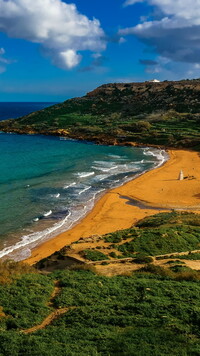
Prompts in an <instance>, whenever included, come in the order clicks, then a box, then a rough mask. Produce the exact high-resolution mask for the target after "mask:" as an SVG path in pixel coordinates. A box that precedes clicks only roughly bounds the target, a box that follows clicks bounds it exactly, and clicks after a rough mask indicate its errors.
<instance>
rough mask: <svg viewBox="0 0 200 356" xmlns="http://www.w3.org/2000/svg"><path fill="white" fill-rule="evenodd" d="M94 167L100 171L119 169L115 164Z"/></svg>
mask: <svg viewBox="0 0 200 356" xmlns="http://www.w3.org/2000/svg"><path fill="white" fill-rule="evenodd" d="M92 168H94V169H97V170H98V171H102V172H109V171H112V170H113V169H117V168H118V166H113V167H110V168H107V167H96V166H92Z"/></svg>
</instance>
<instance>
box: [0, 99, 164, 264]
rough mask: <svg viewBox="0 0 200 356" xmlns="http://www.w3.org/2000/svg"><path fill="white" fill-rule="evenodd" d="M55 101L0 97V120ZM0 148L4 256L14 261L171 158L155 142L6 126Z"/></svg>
mask: <svg viewBox="0 0 200 356" xmlns="http://www.w3.org/2000/svg"><path fill="white" fill-rule="evenodd" d="M53 104H54V103H41V102H40V103H35V102H34V103H0V120H5V119H8V118H17V117H20V116H23V115H25V114H28V113H31V112H34V111H36V110H40V109H43V108H45V107H47V106H50V105H53ZM0 152H1V168H0V258H3V259H14V260H16V261H20V260H23V259H25V258H28V257H29V256H30V255H31V249H33V248H34V247H36V246H37V245H39V244H41V243H42V242H44V241H45V240H48V239H50V238H52V237H54V236H56V235H58V234H59V233H61V232H63V231H66V230H68V229H70V228H71V227H72V226H74V225H75V224H76V223H77V222H78V221H80V220H81V219H82V218H83V217H84V216H85V215H86V214H87V213H88V212H89V211H90V210H91V209H92V208H93V206H94V204H95V201H96V200H97V199H99V198H100V197H101V196H102V195H103V194H105V192H106V191H108V190H109V189H111V188H114V187H117V186H120V185H122V184H124V183H125V182H127V181H129V180H131V179H134V178H136V177H138V176H139V175H141V174H142V173H144V172H146V171H148V170H151V169H153V168H155V167H157V166H159V165H162V164H163V162H164V161H165V160H166V159H167V154H166V152H165V151H163V150H159V149H156V148H149V147H143V148H138V147H120V146H105V145H96V144H94V143H91V142H86V141H78V140H70V139H66V138H64V137H52V136H40V135H17V134H11V133H3V132H1V133H0ZM132 193H133V194H134V192H132ZM102 224H103V221H102ZM66 243H67V241H66Z"/></svg>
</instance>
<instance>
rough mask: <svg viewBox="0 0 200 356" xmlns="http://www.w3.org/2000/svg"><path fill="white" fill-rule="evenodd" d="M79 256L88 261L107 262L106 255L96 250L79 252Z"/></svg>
mask: <svg viewBox="0 0 200 356" xmlns="http://www.w3.org/2000/svg"><path fill="white" fill-rule="evenodd" d="M81 254H82V255H83V256H84V258H86V259H87V260H89V261H103V260H109V257H108V256H107V255H105V254H104V253H102V252H101V251H97V250H84V251H82V252H81Z"/></svg>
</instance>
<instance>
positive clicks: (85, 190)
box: [78, 185, 92, 195]
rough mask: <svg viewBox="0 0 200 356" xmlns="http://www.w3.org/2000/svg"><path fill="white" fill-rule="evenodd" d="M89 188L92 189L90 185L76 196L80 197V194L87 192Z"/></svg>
mask: <svg viewBox="0 0 200 356" xmlns="http://www.w3.org/2000/svg"><path fill="white" fill-rule="evenodd" d="M90 188H92V187H91V185H90V186H89V187H86V188H84V189H82V190H81V191H80V192H79V193H78V195H81V194H83V193H84V192H87V190H89V189H90Z"/></svg>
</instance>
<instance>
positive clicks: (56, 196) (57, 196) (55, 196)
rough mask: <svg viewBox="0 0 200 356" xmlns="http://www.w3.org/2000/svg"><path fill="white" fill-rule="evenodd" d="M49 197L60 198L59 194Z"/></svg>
mask: <svg viewBox="0 0 200 356" xmlns="http://www.w3.org/2000/svg"><path fill="white" fill-rule="evenodd" d="M51 197H52V198H59V197H60V193H57V194H51Z"/></svg>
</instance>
